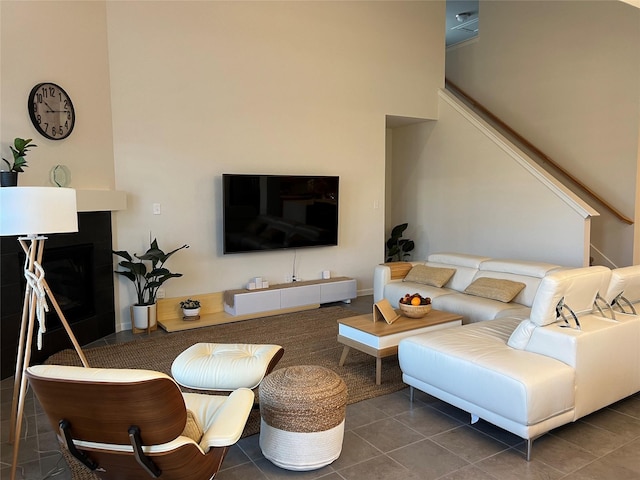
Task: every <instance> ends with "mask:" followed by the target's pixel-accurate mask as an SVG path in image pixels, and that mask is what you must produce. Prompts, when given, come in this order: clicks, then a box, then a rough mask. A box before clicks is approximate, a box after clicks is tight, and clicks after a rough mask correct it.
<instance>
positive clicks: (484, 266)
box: [373, 253, 562, 324]
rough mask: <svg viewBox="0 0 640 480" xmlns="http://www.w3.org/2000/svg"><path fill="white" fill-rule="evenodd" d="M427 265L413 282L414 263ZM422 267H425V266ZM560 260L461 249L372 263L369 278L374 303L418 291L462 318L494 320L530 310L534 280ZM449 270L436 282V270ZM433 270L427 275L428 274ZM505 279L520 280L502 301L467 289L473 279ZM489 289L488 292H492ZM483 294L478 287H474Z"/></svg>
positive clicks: (393, 301) (555, 267) (393, 300)
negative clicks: (471, 252)
mask: <svg viewBox="0 0 640 480" xmlns="http://www.w3.org/2000/svg"><path fill="white" fill-rule="evenodd" d="M416 266H417V267H418V269H422V270H426V272H427V273H426V274H425V276H423V277H421V278H420V277H419V278H418V281H415V280H411V279H412V278H416V275H412V273H413V272H414V271H415V269H414V267H416ZM422 266H424V267H428V268H426V269H424V268H421V267H422ZM561 268H562V267H561V266H560V265H554V264H550V263H544V262H527V261H519V260H504V259H494V258H490V257H483V256H478V255H468V254H462V253H434V254H431V255H429V256H428V258H427V261H426V262H396V263H388V264H383V265H377V266H376V267H375V269H374V277H373V297H374V302H378V301H380V300H382V299H383V298H386V299H387V300H388V301H389V302H390V303H391V305H392V306H393V307H394V308H398V301H399V300H400V298H402V297H403V296H404V295H405V294H406V293H410V294H411V293H419V294H421V295H422V296H426V297H430V298H431V302H432V304H433V308H435V309H438V310H444V311H447V312H451V313H457V314H459V315H462V317H463V320H462V323H464V324H467V323H475V322H479V321H483V320H493V319H495V318H499V317H504V316H518V317H520V318H526V317H527V316H528V315H529V311H530V309H531V305H532V303H533V299H534V297H535V294H536V291H537V289H538V285H540V281H541V280H542V279H543V278H544V277H545V275H547V274H549V273H550V272H553V271H556V270H559V269H561ZM445 270H448V271H449V272H451V271H453V273H452V275H451V277H450V278H449V279H448V280H447V281H446V283H444V285H442V286H439V285H440V283H441V282H439V281H437V280H441V278H438V279H436V280H434V278H435V277H437V276H439V273H440V272H444V271H445ZM431 273H433V274H434V275H433V276H431V275H430V274H431ZM487 278H488V279H495V280H506V281H507V282H503V283H509V282H516V283H519V284H524V286H523V288H522V289H521V290H520V291H519V292H518V293H517V295H515V297H514V298H513V299H512V300H510V301H506V302H505V301H501V300H497V299H495V298H487V297H485V296H478V295H471V294H469V293H465V292H468V291H469V290H470V286H471V285H472V284H474V285H475V283H474V282H476V281H477V280H478V279H487ZM494 291H495V289H492V290H491V292H494ZM479 293H483V292H479Z"/></svg>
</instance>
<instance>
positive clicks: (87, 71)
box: [0, 0, 115, 190]
mask: <svg viewBox="0 0 640 480" xmlns="http://www.w3.org/2000/svg"><path fill="white" fill-rule="evenodd" d="M0 15H1V17H0V56H1V59H2V62H1V66H0V78H1V82H0V101H1V105H2V116H1V118H0V153H2V156H3V157H5V158H11V152H10V150H9V145H10V144H12V143H13V139H14V138H15V137H21V138H33V140H34V143H35V144H36V145H38V147H37V148H34V149H33V150H31V151H30V152H29V153H28V155H27V161H28V164H29V167H28V168H27V169H26V170H25V172H24V173H22V174H20V177H19V184H20V185H24V186H29V185H36V186H51V183H50V181H49V172H50V170H51V169H52V168H53V167H54V166H55V165H57V164H63V165H66V166H67V167H69V170H70V171H71V186H72V187H75V188H85V189H98V190H100V189H113V188H114V186H115V175H114V165H113V138H112V130H111V97H110V85H109V64H108V58H107V28H106V9H105V4H104V2H73V1H70V2H51V1H44V2H37V1H36V2H22V1H6V0H3V1H2V2H0ZM40 82H53V83H57V84H58V85H60V86H61V87H62V88H64V89H65V91H66V92H67V93H68V94H69V96H70V97H71V101H72V102H73V104H74V108H75V111H76V117H77V119H76V124H75V127H74V130H73V132H72V133H71V135H70V136H69V137H68V138H66V139H64V140H48V139H46V138H44V137H42V136H40V135H39V134H38V133H37V132H36V129H35V128H34V127H33V125H32V124H31V120H30V119H29V113H28V111H27V97H28V95H29V92H30V91H31V88H33V86H35V85H36V84H38V83H40Z"/></svg>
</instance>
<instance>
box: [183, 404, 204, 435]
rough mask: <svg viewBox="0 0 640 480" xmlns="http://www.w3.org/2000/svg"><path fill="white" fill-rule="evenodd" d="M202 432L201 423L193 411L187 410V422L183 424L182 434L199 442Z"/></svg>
mask: <svg viewBox="0 0 640 480" xmlns="http://www.w3.org/2000/svg"><path fill="white" fill-rule="evenodd" d="M203 433H204V432H203V431H202V425H200V422H199V421H198V419H197V418H196V415H195V413H193V412H192V411H191V410H187V424H186V425H185V426H184V430H183V431H182V435H184V436H185V437H189V438H190V439H191V440H193V441H194V442H200V439H201V438H202V434H203Z"/></svg>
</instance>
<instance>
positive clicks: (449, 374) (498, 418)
mask: <svg viewBox="0 0 640 480" xmlns="http://www.w3.org/2000/svg"><path fill="white" fill-rule="evenodd" d="M611 276H612V273H611V270H609V269H608V268H606V267H586V268H577V269H567V270H560V271H556V272H553V273H550V274H549V275H546V276H545V277H544V278H543V279H542V281H541V282H540V286H539V288H538V291H537V293H536V295H535V298H534V301H533V303H532V308H531V314H530V316H529V318H527V319H525V320H521V319H520V318H518V317H504V318H498V319H495V320H493V321H490V322H480V323H474V324H470V325H463V326H461V327H457V328H451V329H446V330H440V331H436V332H430V333H426V334H421V335H416V336H413V337H409V338H406V339H404V340H402V341H401V342H400V344H399V347H398V357H399V360H400V367H401V369H402V372H403V380H404V382H405V383H407V384H408V385H410V387H411V397H412V398H413V389H414V388H417V389H419V390H421V391H423V392H426V393H428V394H430V395H433V396H434V397H437V398H439V399H441V400H443V401H445V402H447V403H450V404H452V405H454V406H456V407H458V408H461V409H463V410H465V411H467V412H469V413H470V414H471V420H472V422H475V421H477V420H478V419H479V418H482V419H484V420H486V421H488V422H490V423H493V424H494V425H497V426H499V427H501V428H503V429H505V430H508V431H510V432H512V433H514V434H515V435H518V436H520V437H522V438H523V439H525V440H527V459H528V460H529V459H530V458H531V448H532V444H533V440H534V439H535V438H537V437H539V436H541V435H543V434H544V433H546V432H548V431H550V430H551V429H553V428H556V427H559V426H561V425H564V424H566V423H569V422H573V421H575V420H577V419H579V418H581V417H583V416H585V415H588V414H589V413H592V412H594V411H596V410H598V409H600V408H603V407H605V406H607V405H610V404H611V403H613V402H616V401H618V400H620V399H622V398H625V397H627V396H628V395H631V394H633V393H635V392H637V391H640V353H639V352H640V317H638V316H635V315H626V314H620V313H618V314H615V315H613V314H611V311H610V310H608V309H606V308H605V309H604V311H605V312H609V314H611V315H613V316H615V318H610V317H605V316H602V315H601V314H600V312H599V311H598V310H597V309H594V302H596V301H598V302H599V301H600V300H598V297H599V296H600V294H601V292H607V291H608V286H609V285H610V283H611V282H610V279H611ZM594 312H596V313H594ZM565 319H566V320H565Z"/></svg>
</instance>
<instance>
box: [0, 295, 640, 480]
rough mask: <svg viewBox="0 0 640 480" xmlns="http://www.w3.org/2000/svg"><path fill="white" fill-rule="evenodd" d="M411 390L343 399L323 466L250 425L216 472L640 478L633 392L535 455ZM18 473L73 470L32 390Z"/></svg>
mask: <svg viewBox="0 0 640 480" xmlns="http://www.w3.org/2000/svg"><path fill="white" fill-rule="evenodd" d="M371 302H372V298H371V296H365V297H359V298H358V299H357V300H355V301H354V302H352V303H351V304H350V305H348V308H351V309H354V310H355V311H358V312H369V311H370V310H371ZM154 335H165V333H164V332H162V331H157V332H154ZM131 337H132V335H131V333H130V332H120V333H118V334H115V335H111V336H109V337H107V338H104V339H102V340H100V341H99V342H95V343H94V344H92V345H90V346H96V345H100V344H105V343H119V342H124V341H128V340H130V339H131ZM371 361H374V360H373V358H372V359H371ZM372 381H373V379H372ZM1 388H2V389H1V392H0V393H1V396H0V400H1V408H2V410H1V417H0V418H1V421H2V435H1V440H2V444H0V449H1V451H0V453H1V458H0V461H1V462H2V469H1V470H0V478H2V479H5V478H6V479H8V478H9V471H10V464H11V460H12V447H11V445H9V444H8V443H7V438H8V429H9V417H10V410H11V392H12V389H13V381H12V379H11V378H9V379H6V380H4V381H2V383H1ZM408 393H409V392H408V389H404V390H402V391H399V392H396V393H393V394H390V395H386V396H382V397H378V398H374V399H371V400H366V401H363V402H360V403H356V404H353V405H349V406H348V407H347V417H346V428H345V436H344V442H343V448H342V453H341V455H340V458H338V460H336V461H335V462H333V463H332V464H331V465H329V466H326V467H324V468H322V469H319V470H316V471H311V472H291V471H287V470H282V469H280V468H278V467H276V466H274V465H273V464H272V463H271V462H269V461H268V460H266V459H265V458H264V457H263V456H262V453H261V451H260V447H259V445H258V435H253V436H251V437H247V438H244V439H242V440H240V441H239V442H238V444H237V445H236V446H234V447H233V448H232V449H231V450H230V453H229V455H228V456H227V458H226V459H225V461H224V463H223V467H222V468H223V469H222V470H221V471H220V473H219V474H218V475H217V476H216V479H218V480H236V479H243V480H244V479H248V480H261V479H265V480H266V479H268V480H277V479H284V478H299V479H304V480H312V479H317V478H322V479H325V480H341V479H342V480H360V479H367V480H376V479H384V480H396V479H406V480H412V479H447V480H465V479H474V480H490V479H505V480H506V479H549V480H554V479H565V480H583V479H584V480H596V479H603V480H604V479H606V480H609V479H616V480H619V479H640V394H636V395H633V396H631V397H629V398H627V399H625V400H622V401H620V402H618V403H616V404H614V405H612V406H610V407H609V408H605V409H603V410H600V411H598V412H596V413H593V414H592V415H589V416H587V417H585V418H583V419H581V420H579V421H577V422H575V423H573V424H570V425H566V426H564V427H561V428H558V429H556V430H554V431H552V432H551V433H549V434H547V435H545V436H543V437H542V438H540V439H538V440H536V442H535V443H534V447H533V459H532V461H531V462H527V461H526V460H525V457H524V442H523V441H522V440H521V439H520V438H518V437H516V436H514V435H512V434H510V433H508V432H505V431H504V430H502V429H499V428H497V427H494V426H492V425H490V424H488V423H486V422H483V421H480V422H478V423H477V424H475V425H469V416H468V415H467V414H466V413H464V412H462V411H461V410H458V409H456V408H454V407H451V406H450V405H448V404H446V403H443V402H441V401H439V400H437V399H435V398H433V397H430V396H428V395H426V394H423V393H420V392H417V394H416V399H415V401H414V403H413V404H411V403H410V402H409V396H408ZM17 478H18V479H29V480H31V479H33V480H35V479H45V478H56V479H70V478H71V475H70V473H69V470H68V469H67V467H66V464H65V461H64V460H63V459H62V457H61V454H60V452H59V450H58V444H57V441H56V439H55V435H54V433H53V432H52V430H51V428H50V427H49V424H48V422H47V420H46V418H45V417H44V415H43V414H42V411H41V409H40V407H39V405H38V403H37V400H35V399H34V398H33V396H32V395H31V394H30V395H29V399H28V401H27V403H26V407H25V422H24V428H23V439H22V441H21V443H20V460H19V469H18V476H17Z"/></svg>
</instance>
